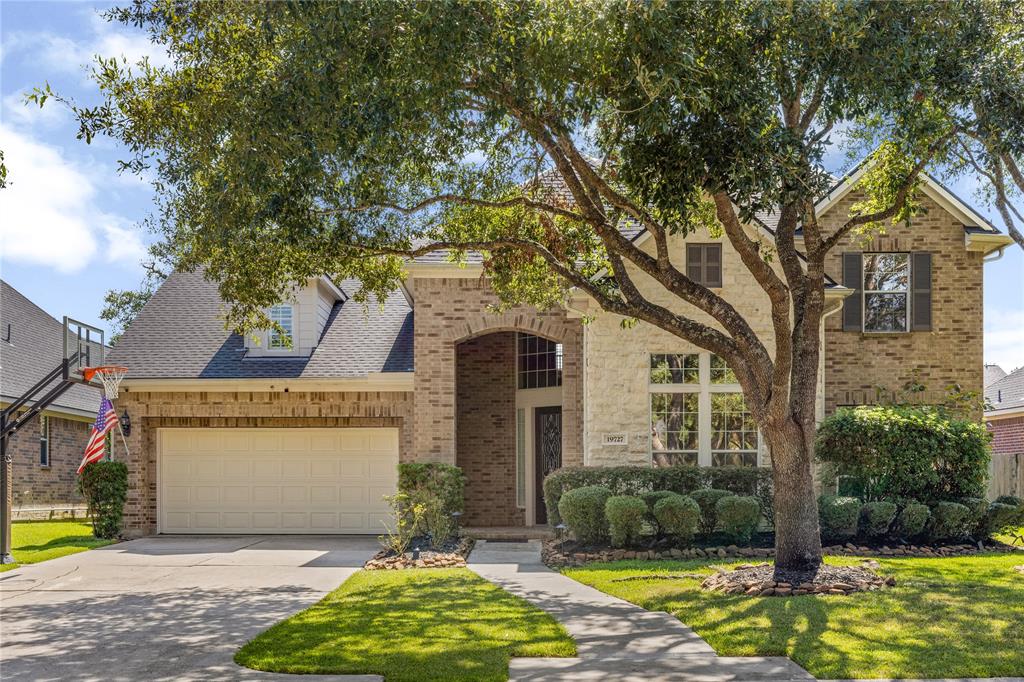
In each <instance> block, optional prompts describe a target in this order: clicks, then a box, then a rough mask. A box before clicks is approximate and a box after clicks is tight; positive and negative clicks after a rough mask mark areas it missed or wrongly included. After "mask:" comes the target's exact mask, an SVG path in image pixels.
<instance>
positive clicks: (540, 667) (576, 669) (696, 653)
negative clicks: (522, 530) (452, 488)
mask: <svg viewBox="0 0 1024 682" xmlns="http://www.w3.org/2000/svg"><path fill="white" fill-rule="evenodd" d="M469 568H470V570H472V571H475V572H476V573H477V574H479V575H480V576H482V577H484V578H486V579H487V580H490V581H491V582H493V583H495V584H497V585H500V586H501V587H503V588H505V589H506V590H508V591H509V592H512V593H513V594H515V595H518V596H520V597H523V598H524V599H526V600H527V601H529V602H531V603H533V604H534V605H536V606H538V607H539V608H541V609H543V610H545V611H547V612H548V613H550V614H551V615H552V616H554V617H555V618H556V619H557V620H558V621H559V622H560V623H562V624H563V625H564V626H565V627H566V629H567V630H568V631H569V634H570V635H571V636H572V637H573V639H575V640H576V648H577V652H578V657H577V658H513V659H512V661H511V662H510V664H509V677H510V678H511V679H512V680H517V681H527V680H559V681H563V682H570V681H572V682H576V681H579V682H583V681H590V680H606V681H609V682H612V681H615V682H632V681H634V680H636V681H637V682H639V681H640V680H672V681H673V682H675V681H678V682H747V681H749V682H753V681H754V680H793V681H796V680H813V679H814V678H813V677H811V676H810V675H809V674H808V673H807V672H806V671H805V670H804V669H803V668H801V667H800V666H798V665H796V664H795V663H793V662H792V661H790V660H789V659H788V658H784V657H723V656H718V655H717V654H716V653H715V651H714V649H712V648H711V646H710V645H708V643H707V642H705V641H704V640H703V639H701V638H700V637H699V636H697V634H696V633H695V632H693V630H691V629H690V628H688V627H686V626H685V625H683V624H682V623H681V622H680V621H679V620H678V619H677V618H675V617H674V616H672V615H670V614H667V613H663V612H651V611H647V610H645V609H642V608H640V607H639V606H636V605H634V604H630V603H629V602H626V601H623V600H621V599H617V598H615V597H612V596H610V595H607V594H605V593H603V592H600V591H598V590H595V589H593V588H592V587H588V586H586V585H583V584H581V583H578V582H576V581H575V580H572V579H570V578H566V577H565V576H563V575H561V574H560V573H556V572H554V571H552V570H551V569H549V568H548V567H547V566H545V565H544V564H542V563H541V560H540V543H539V542H537V541H532V542H526V543H502V542H493V541H492V542H487V541H481V542H479V543H477V546H476V548H475V549H474V550H473V553H472V554H471V555H470V563H469Z"/></svg>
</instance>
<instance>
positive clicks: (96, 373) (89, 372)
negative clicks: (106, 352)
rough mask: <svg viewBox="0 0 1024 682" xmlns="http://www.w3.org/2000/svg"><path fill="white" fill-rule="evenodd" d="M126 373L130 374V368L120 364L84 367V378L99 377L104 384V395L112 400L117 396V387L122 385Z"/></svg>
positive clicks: (89, 379)
mask: <svg viewBox="0 0 1024 682" xmlns="http://www.w3.org/2000/svg"><path fill="white" fill-rule="evenodd" d="M126 374H128V368H127V367H121V366H120V365H102V366H100V367H83V368H82V378H84V379H85V380H86V381H92V379H93V377H98V378H99V380H100V383H102V384H103V395H105V396H107V397H108V398H110V399H111V400H113V399H115V398H117V387H118V386H120V385H121V380H122V379H124V377H125V375H126Z"/></svg>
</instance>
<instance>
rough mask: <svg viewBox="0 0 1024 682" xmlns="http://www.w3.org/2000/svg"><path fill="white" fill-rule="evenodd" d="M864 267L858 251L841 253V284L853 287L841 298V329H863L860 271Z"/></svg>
mask: <svg viewBox="0 0 1024 682" xmlns="http://www.w3.org/2000/svg"><path fill="white" fill-rule="evenodd" d="M863 268H864V256H863V254H860V253H844V254H843V286H844V287H846V288H848V289H853V293H852V294H850V295H849V296H847V297H846V298H845V299H844V300H843V331H844V332H859V331H862V330H863V329H864V320H863V315H864V313H863V310H862V303H863V301H862V300H861V299H862V296H861V293H862V289H861V287H863V282H862V281H861V273H862V271H863Z"/></svg>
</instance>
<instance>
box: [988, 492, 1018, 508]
mask: <svg viewBox="0 0 1024 682" xmlns="http://www.w3.org/2000/svg"><path fill="white" fill-rule="evenodd" d="M995 501H996V502H998V503H999V504H1006V505H1009V506H1011V507H1024V498H1021V497H1016V496H1015V495H1000V496H999V497H997V498H996V500H995Z"/></svg>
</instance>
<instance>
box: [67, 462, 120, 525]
mask: <svg viewBox="0 0 1024 682" xmlns="http://www.w3.org/2000/svg"><path fill="white" fill-rule="evenodd" d="M78 490H79V492H81V493H82V497H84V498H85V501H86V504H87V505H88V507H89V514H90V515H91V516H92V534H93V535H95V536H96V537H98V538H104V539H107V540H110V539H113V538H116V537H117V536H118V535H119V534H120V533H121V528H122V527H123V525H122V524H123V519H124V503H125V500H127V499H128V467H127V466H126V465H125V463H124V462H112V461H107V460H103V461H99V462H93V463H91V464H86V465H85V468H84V469H82V474H81V475H80V476H79V477H78Z"/></svg>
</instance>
